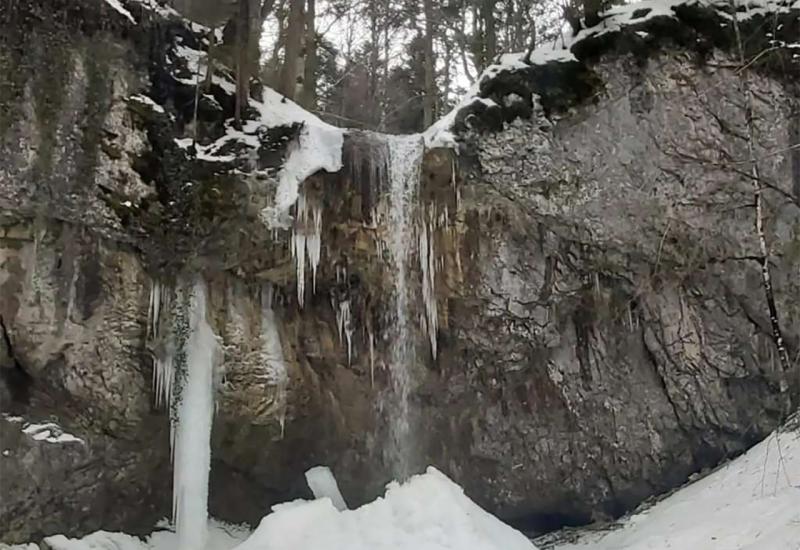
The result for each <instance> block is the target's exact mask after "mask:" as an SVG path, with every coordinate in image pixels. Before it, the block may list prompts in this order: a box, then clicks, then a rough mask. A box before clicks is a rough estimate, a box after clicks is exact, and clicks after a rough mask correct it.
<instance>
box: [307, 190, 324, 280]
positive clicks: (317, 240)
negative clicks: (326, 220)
mask: <svg viewBox="0 0 800 550" xmlns="http://www.w3.org/2000/svg"><path fill="white" fill-rule="evenodd" d="M311 223H312V231H311V233H310V234H309V235H308V238H307V239H306V250H307V251H308V261H309V262H310V263H311V292H312V293H316V291H317V267H318V266H319V258H320V253H321V251H322V208H320V207H319V206H316V205H315V206H314V207H313V208H312V210H311Z"/></svg>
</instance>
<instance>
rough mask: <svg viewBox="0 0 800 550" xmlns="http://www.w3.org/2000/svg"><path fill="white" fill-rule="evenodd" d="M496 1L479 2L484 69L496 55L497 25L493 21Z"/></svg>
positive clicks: (484, 0)
mask: <svg viewBox="0 0 800 550" xmlns="http://www.w3.org/2000/svg"><path fill="white" fill-rule="evenodd" d="M496 1H497V0H483V2H481V19H483V52H484V54H483V58H484V66H483V67H482V69H485V68H486V67H488V66H489V65H491V64H492V61H494V58H495V56H496V55H497V25H496V22H495V20H494V5H495V3H496Z"/></svg>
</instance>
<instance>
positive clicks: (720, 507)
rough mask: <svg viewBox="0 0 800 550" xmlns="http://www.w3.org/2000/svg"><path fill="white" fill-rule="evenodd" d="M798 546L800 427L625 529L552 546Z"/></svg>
mask: <svg viewBox="0 0 800 550" xmlns="http://www.w3.org/2000/svg"><path fill="white" fill-rule="evenodd" d="M667 549H675V550H693V549H698V550H699V549H702V550H800V433H798V432H787V433H780V434H772V435H771V436H770V437H768V438H767V439H766V440H765V441H763V442H761V443H759V444H758V445H756V446H755V447H753V448H752V449H750V450H749V451H748V452H747V453H745V454H744V455H742V456H741V457H739V458H737V459H736V460H733V461H732V462H730V463H728V464H726V465H725V466H722V467H721V468H719V469H718V470H716V471H715V472H713V473H712V474H710V475H709V476H707V477H705V478H703V479H701V480H699V481H697V482H695V483H693V484H691V485H688V486H687V487H684V488H683V489H680V490H679V491H677V492H675V493H674V494H672V495H671V496H669V497H668V498H666V499H664V500H662V501H661V502H658V503H657V504H655V505H654V506H653V507H652V508H649V509H647V510H644V511H642V512H639V513H636V514H635V515H632V516H630V517H628V518H627V519H625V520H624V521H622V522H621V524H620V528H619V529H616V530H612V531H609V532H605V533H592V534H587V535H584V536H582V537H579V539H578V541H577V542H574V543H569V544H564V545H560V546H555V547H554V548H553V550H667Z"/></svg>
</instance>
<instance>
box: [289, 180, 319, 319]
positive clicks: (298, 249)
mask: <svg viewBox="0 0 800 550" xmlns="http://www.w3.org/2000/svg"><path fill="white" fill-rule="evenodd" d="M321 252H322V207H321V206H320V205H319V204H318V203H317V202H315V201H314V200H313V198H309V197H308V196H307V195H306V192H305V191H303V192H301V193H300V195H299V196H298V197H297V212H296V215H295V223H294V235H293V247H292V257H293V258H294V260H295V262H296V265H297V272H296V278H297V301H298V303H299V304H300V307H301V308H302V307H303V302H304V297H305V274H306V269H305V267H306V266H305V263H306V256H308V261H309V265H310V266H311V291H312V293H313V292H316V290H317V268H318V267H319V260H320V256H321Z"/></svg>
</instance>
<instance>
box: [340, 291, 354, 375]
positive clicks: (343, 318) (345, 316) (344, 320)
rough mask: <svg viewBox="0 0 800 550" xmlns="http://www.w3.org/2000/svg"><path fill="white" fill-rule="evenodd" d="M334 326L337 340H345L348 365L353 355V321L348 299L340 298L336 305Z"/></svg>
mask: <svg viewBox="0 0 800 550" xmlns="http://www.w3.org/2000/svg"><path fill="white" fill-rule="evenodd" d="M336 327H337V328H338V331H339V342H341V341H342V340H343V339H344V340H345V341H346V342H347V364H348V365H349V364H350V362H351V360H352V355H353V332H354V329H353V322H352V317H351V315H350V300H349V299H347V300H342V301H341V302H339V303H338V304H337V305H336Z"/></svg>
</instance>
